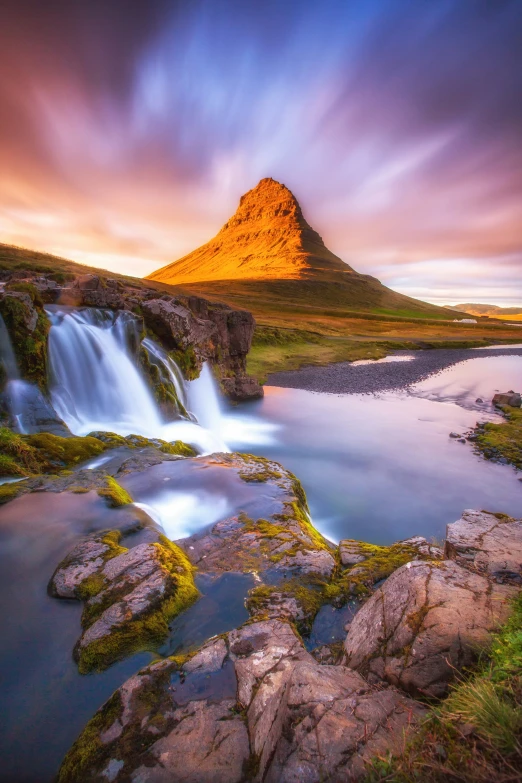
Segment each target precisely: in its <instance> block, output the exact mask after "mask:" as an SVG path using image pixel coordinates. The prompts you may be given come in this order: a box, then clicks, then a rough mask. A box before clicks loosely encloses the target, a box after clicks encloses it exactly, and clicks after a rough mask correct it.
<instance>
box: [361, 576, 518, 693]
mask: <svg viewBox="0 0 522 783" xmlns="http://www.w3.org/2000/svg"><path fill="white" fill-rule="evenodd" d="M516 592H517V591H516V589H515V588H514V587H511V586H508V585H498V584H491V583H490V582H489V581H488V580H487V579H485V578H484V577H483V576H480V575H479V574H476V573H472V572H470V571H468V570H466V569H464V568H462V567H461V566H459V565H457V563H455V562H453V561H451V560H445V561H442V562H434V563H430V562H420V561H414V562H411V563H407V564H406V565H404V566H402V567H401V568H399V569H398V570H397V571H395V573H393V574H392V575H391V576H390V577H389V578H388V579H387V580H386V582H384V584H383V585H382V586H381V587H380V588H379V589H378V590H377V591H376V592H375V593H374V595H373V596H372V597H371V598H370V599H369V600H368V602H367V603H365V604H364V605H363V606H362V608H361V609H360V610H359V612H358V613H357V614H356V615H355V617H354V619H353V621H352V623H351V626H350V629H349V631H348V635H347V637H346V641H345V653H346V658H345V662H346V664H347V665H348V666H350V667H351V668H353V669H356V670H357V671H359V672H360V673H361V674H363V675H365V676H370V679H374V680H377V679H380V680H385V681H387V682H389V683H391V684H392V685H395V686H400V687H401V688H403V689H404V690H405V691H408V692H410V693H412V694H417V695H422V696H430V697H442V696H444V695H445V693H446V692H447V689H448V685H449V683H450V682H451V680H453V679H454V677H455V676H456V674H457V673H458V672H459V671H462V670H463V669H464V668H465V667H466V666H469V665H471V664H472V663H474V662H475V661H476V658H477V655H478V653H479V652H480V650H481V649H483V648H484V647H485V646H487V644H488V642H489V640H490V638H491V637H490V634H491V632H492V631H493V630H494V629H495V628H496V627H497V626H498V625H499V624H500V623H502V622H503V621H504V620H505V619H506V617H507V616H508V613H509V599H510V598H511V597H512V596H513V595H515V594H516Z"/></svg>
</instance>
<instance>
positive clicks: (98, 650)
mask: <svg viewBox="0 0 522 783" xmlns="http://www.w3.org/2000/svg"><path fill="white" fill-rule="evenodd" d="M154 546H156V548H157V549H158V551H159V553H160V562H161V564H162V565H163V566H164V568H165V569H166V570H167V571H168V572H169V577H170V579H169V583H168V587H167V590H166V593H165V595H164V596H163V598H162V599H161V600H160V601H159V602H156V604H154V605H153V606H151V607H150V609H149V610H148V611H147V612H146V613H144V614H143V615H142V616H141V617H139V618H137V619H134V620H131V621H129V622H127V623H125V624H124V625H123V626H119V627H115V628H113V630H112V632H111V634H110V635H109V636H106V637H103V638H102V639H99V640H97V641H95V642H93V643H92V644H90V645H88V646H87V647H85V648H77V650H76V654H77V655H78V669H79V671H80V673H81V674H87V673H89V672H92V671H103V670H104V669H106V668H107V666H110V665H111V664H112V663H114V662H115V661H118V660H121V659H122V658H124V657H126V656H128V655H131V654H132V653H134V652H138V651H139V650H144V649H154V648H156V647H157V646H158V645H159V644H161V643H162V642H163V641H164V640H165V638H166V636H167V635H168V632H169V626H168V623H169V621H170V620H172V619H173V618H174V617H176V616H177V615H178V614H179V613H180V612H182V611H183V610H184V609H187V608H188V607H189V606H190V605H191V604H192V603H194V601H196V600H197V598H198V597H199V592H198V589H197V587H196V585H195V584H194V567H193V566H192V564H191V563H190V561H189V559H188V558H187V556H186V555H185V553H184V552H183V550H181V549H180V548H179V547H178V546H176V544H173V543H172V541H169V539H168V538H166V537H165V536H163V535H161V536H160V540H159V543H157V544H155V545H154ZM128 589H129V588H128V587H126V588H125V589H124V591H122V592H121V593H120V592H117V591H111V592H110V594H109V595H108V596H107V598H106V599H105V601H104V602H103V603H102V604H100V605H99V606H97V607H96V608H95V613H92V614H89V615H87V617H88V620H89V622H88V623H87V625H89V624H91V623H92V622H93V621H94V620H95V619H96V617H97V616H99V615H100V614H101V612H102V611H103V610H104V609H106V608H107V606H109V605H111V604H113V603H114V602H116V601H118V600H119V599H121V598H122V597H123V595H124V594H125V592H127V591H128ZM82 619H83V620H85V617H84V618H82Z"/></svg>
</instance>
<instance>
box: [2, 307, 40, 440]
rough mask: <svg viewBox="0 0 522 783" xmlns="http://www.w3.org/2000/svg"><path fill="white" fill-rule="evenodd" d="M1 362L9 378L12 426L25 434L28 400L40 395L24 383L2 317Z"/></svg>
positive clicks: (6, 388)
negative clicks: (25, 413)
mask: <svg viewBox="0 0 522 783" xmlns="http://www.w3.org/2000/svg"><path fill="white" fill-rule="evenodd" d="M0 361H1V363H2V365H3V368H4V372H5V375H6V378H7V383H6V386H5V392H4V393H5V399H6V400H7V407H8V409H9V413H10V416H11V424H12V426H13V428H14V429H16V430H17V431H18V432H20V433H22V434H24V433H25V432H26V429H25V426H24V412H25V410H26V408H27V403H28V400H30V399H32V400H34V398H35V396H36V395H37V394H38V393H39V392H38V390H37V389H35V387H34V386H33V385H32V384H30V383H27V382H26V381H22V380H21V379H20V373H19V371H18V365H17V363H16V357H15V353H14V350H13V346H12V344H11V338H10V336H9V332H8V331H7V328H6V325H5V323H4V319H3V318H2V316H1V315H0Z"/></svg>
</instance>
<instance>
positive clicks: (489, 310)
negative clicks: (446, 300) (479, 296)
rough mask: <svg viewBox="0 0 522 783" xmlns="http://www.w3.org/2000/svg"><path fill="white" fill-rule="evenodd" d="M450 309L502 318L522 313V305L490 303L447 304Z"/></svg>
mask: <svg viewBox="0 0 522 783" xmlns="http://www.w3.org/2000/svg"><path fill="white" fill-rule="evenodd" d="M446 306H447V308H448V309H449V310H458V311H459V312H460V313H468V314H469V315H488V316H491V317H493V318H502V317H505V316H508V317H509V316H511V315H522V305H521V306H520V307H498V306H497V305H490V304H473V303H471V302H467V303H466V304H458V305H446Z"/></svg>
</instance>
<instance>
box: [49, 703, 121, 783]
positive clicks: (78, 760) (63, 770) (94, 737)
mask: <svg viewBox="0 0 522 783" xmlns="http://www.w3.org/2000/svg"><path fill="white" fill-rule="evenodd" d="M122 711H123V705H122V703H121V696H120V694H119V692H118V691H116V693H114V694H113V695H112V696H111V697H110V699H109V700H108V701H107V702H106V703H105V704H104V705H103V707H101V709H99V710H98V712H96V713H95V715H94V717H93V718H91V720H90V721H89V723H88V724H87V726H86V727H85V728H84V730H83V731H82V733H81V734H80V736H79V737H78V739H77V740H76V742H75V743H74V745H73V746H72V748H71V749H70V751H69V752H68V753H67V755H66V756H65V758H64V760H63V762H62V765H61V767H60V771H59V774H58V783H78V782H79V781H81V780H88V779H89V778H90V776H91V775H90V770H91V769H92V768H93V767H94V765H95V764H96V762H97V761H98V760H99V759H100V757H102V758H103V756H104V755H105V747H106V746H105V745H104V744H103V743H102V741H101V739H100V734H103V732H105V731H107V730H108V729H109V728H110V727H111V726H112V725H113V723H114V721H115V720H117V719H118V718H119V717H120V716H121V714H122Z"/></svg>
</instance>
